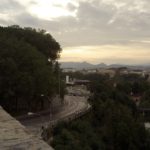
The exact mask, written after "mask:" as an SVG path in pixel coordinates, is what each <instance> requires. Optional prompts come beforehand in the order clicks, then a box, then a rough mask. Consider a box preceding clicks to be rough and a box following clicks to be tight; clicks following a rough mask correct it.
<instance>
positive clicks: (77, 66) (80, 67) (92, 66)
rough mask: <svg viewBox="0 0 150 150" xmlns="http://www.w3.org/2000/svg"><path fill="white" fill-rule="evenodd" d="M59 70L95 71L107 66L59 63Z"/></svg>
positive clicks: (102, 64) (84, 63) (86, 63)
mask: <svg viewBox="0 0 150 150" xmlns="http://www.w3.org/2000/svg"><path fill="white" fill-rule="evenodd" d="M60 64H61V68H75V69H77V70H81V69H96V68H106V67H107V65H106V64H104V63H101V64H97V65H93V64H90V63H88V62H60Z"/></svg>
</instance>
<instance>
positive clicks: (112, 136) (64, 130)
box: [52, 75, 150, 150]
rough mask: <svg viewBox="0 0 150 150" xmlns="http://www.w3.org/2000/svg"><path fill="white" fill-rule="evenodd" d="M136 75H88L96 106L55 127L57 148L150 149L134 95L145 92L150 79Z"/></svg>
mask: <svg viewBox="0 0 150 150" xmlns="http://www.w3.org/2000/svg"><path fill="white" fill-rule="evenodd" d="M87 76H88V77H87ZM132 76H133V75H128V76H119V77H115V78H114V79H110V78H109V77H108V76H100V75H86V77H85V78H86V79H90V80H91V81H92V84H91V86H90V89H91V91H92V93H93V94H92V96H91V97H90V99H89V102H90V103H91V105H92V108H93V109H92V111H91V112H90V113H88V114H87V115H86V116H84V117H81V118H79V119H78V120H74V121H72V122H71V123H69V124H67V123H62V124H60V125H58V126H57V127H56V128H55V129H54V130H53V131H52V135H53V138H54V139H53V142H52V145H53V146H54V148H55V149H56V150H62V149H65V150H83V149H84V150H149V149H150V137H149V136H150V135H149V132H148V131H147V130H146V129H145V127H144V123H143V120H142V118H141V116H140V114H139V113H138V111H137V107H136V105H135V103H134V102H133V100H132V99H131V96H130V93H131V91H132V92H134V94H139V93H143V91H144V89H145V88H146V87H147V86H148V85H147V84H148V83H146V82H145V79H143V78H141V77H139V76H138V77H137V78H138V79H137V78H135V76H134V77H133V79H131V78H132ZM130 79H131V80H130ZM114 83H117V86H114ZM139 84H143V87H142V88H141V86H139ZM134 87H136V88H134ZM137 87H139V88H137Z"/></svg>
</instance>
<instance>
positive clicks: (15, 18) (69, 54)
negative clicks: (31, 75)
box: [0, 0, 150, 64]
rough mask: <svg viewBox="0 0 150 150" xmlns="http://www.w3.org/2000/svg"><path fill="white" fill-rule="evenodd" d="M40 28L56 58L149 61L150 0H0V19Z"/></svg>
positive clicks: (0, 23)
mask: <svg viewBox="0 0 150 150" xmlns="http://www.w3.org/2000/svg"><path fill="white" fill-rule="evenodd" d="M14 24H17V25H20V26H21V27H27V26H28V27H29V26H30V27H34V28H37V29H38V28H40V29H45V30H46V31H48V32H49V33H50V34H51V35H52V36H53V37H54V38H55V39H56V41H58V42H59V43H60V45H61V47H62V49H63V51H62V53H61V58H60V61H65V62H66V61H72V62H75V61H79V62H82V61H87V62H90V63H93V64H97V63H101V62H104V63H106V64H116V63H120V64H147V63H150V0H0V25H1V26H8V25H14Z"/></svg>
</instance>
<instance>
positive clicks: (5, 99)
mask: <svg viewBox="0 0 150 150" xmlns="http://www.w3.org/2000/svg"><path fill="white" fill-rule="evenodd" d="M60 51H61V48H60V45H59V43H58V42H56V41H55V39H54V38H53V37H52V36H51V35H50V34H48V33H46V31H44V30H35V29H32V28H21V27H19V26H10V27H0V105H2V106H3V107H4V108H5V109H7V110H8V111H11V110H12V109H14V110H18V109H24V108H25V109H28V110H30V111H31V110H32V109H36V108H38V107H44V106H43V105H44V102H43V101H45V100H46V99H48V98H49V99H50V98H51V97H52V95H55V94H56V93H58V88H57V86H58V85H57V84H58V83H57V80H58V78H57V74H56V72H55V69H54V66H55V63H56V59H57V58H58V57H59V53H60ZM58 69H59V68H57V70H58ZM42 96H44V100H43V98H42Z"/></svg>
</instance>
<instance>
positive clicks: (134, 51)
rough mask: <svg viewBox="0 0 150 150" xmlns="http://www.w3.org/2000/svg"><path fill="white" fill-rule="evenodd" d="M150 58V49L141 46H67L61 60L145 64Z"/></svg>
mask: <svg viewBox="0 0 150 150" xmlns="http://www.w3.org/2000/svg"><path fill="white" fill-rule="evenodd" d="M149 60H150V51H149V49H144V50H142V49H141V48H140V47H129V46H114V45H105V46H80V47H66V48H64V49H63V51H62V53H61V57H60V60H59V61H62V62H70V61H71V62H72V61H73V62H82V61H87V62H90V63H93V64H97V63H101V62H103V63H106V64H112V63H122V64H143V63H146V62H147V63H148V62H149Z"/></svg>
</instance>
